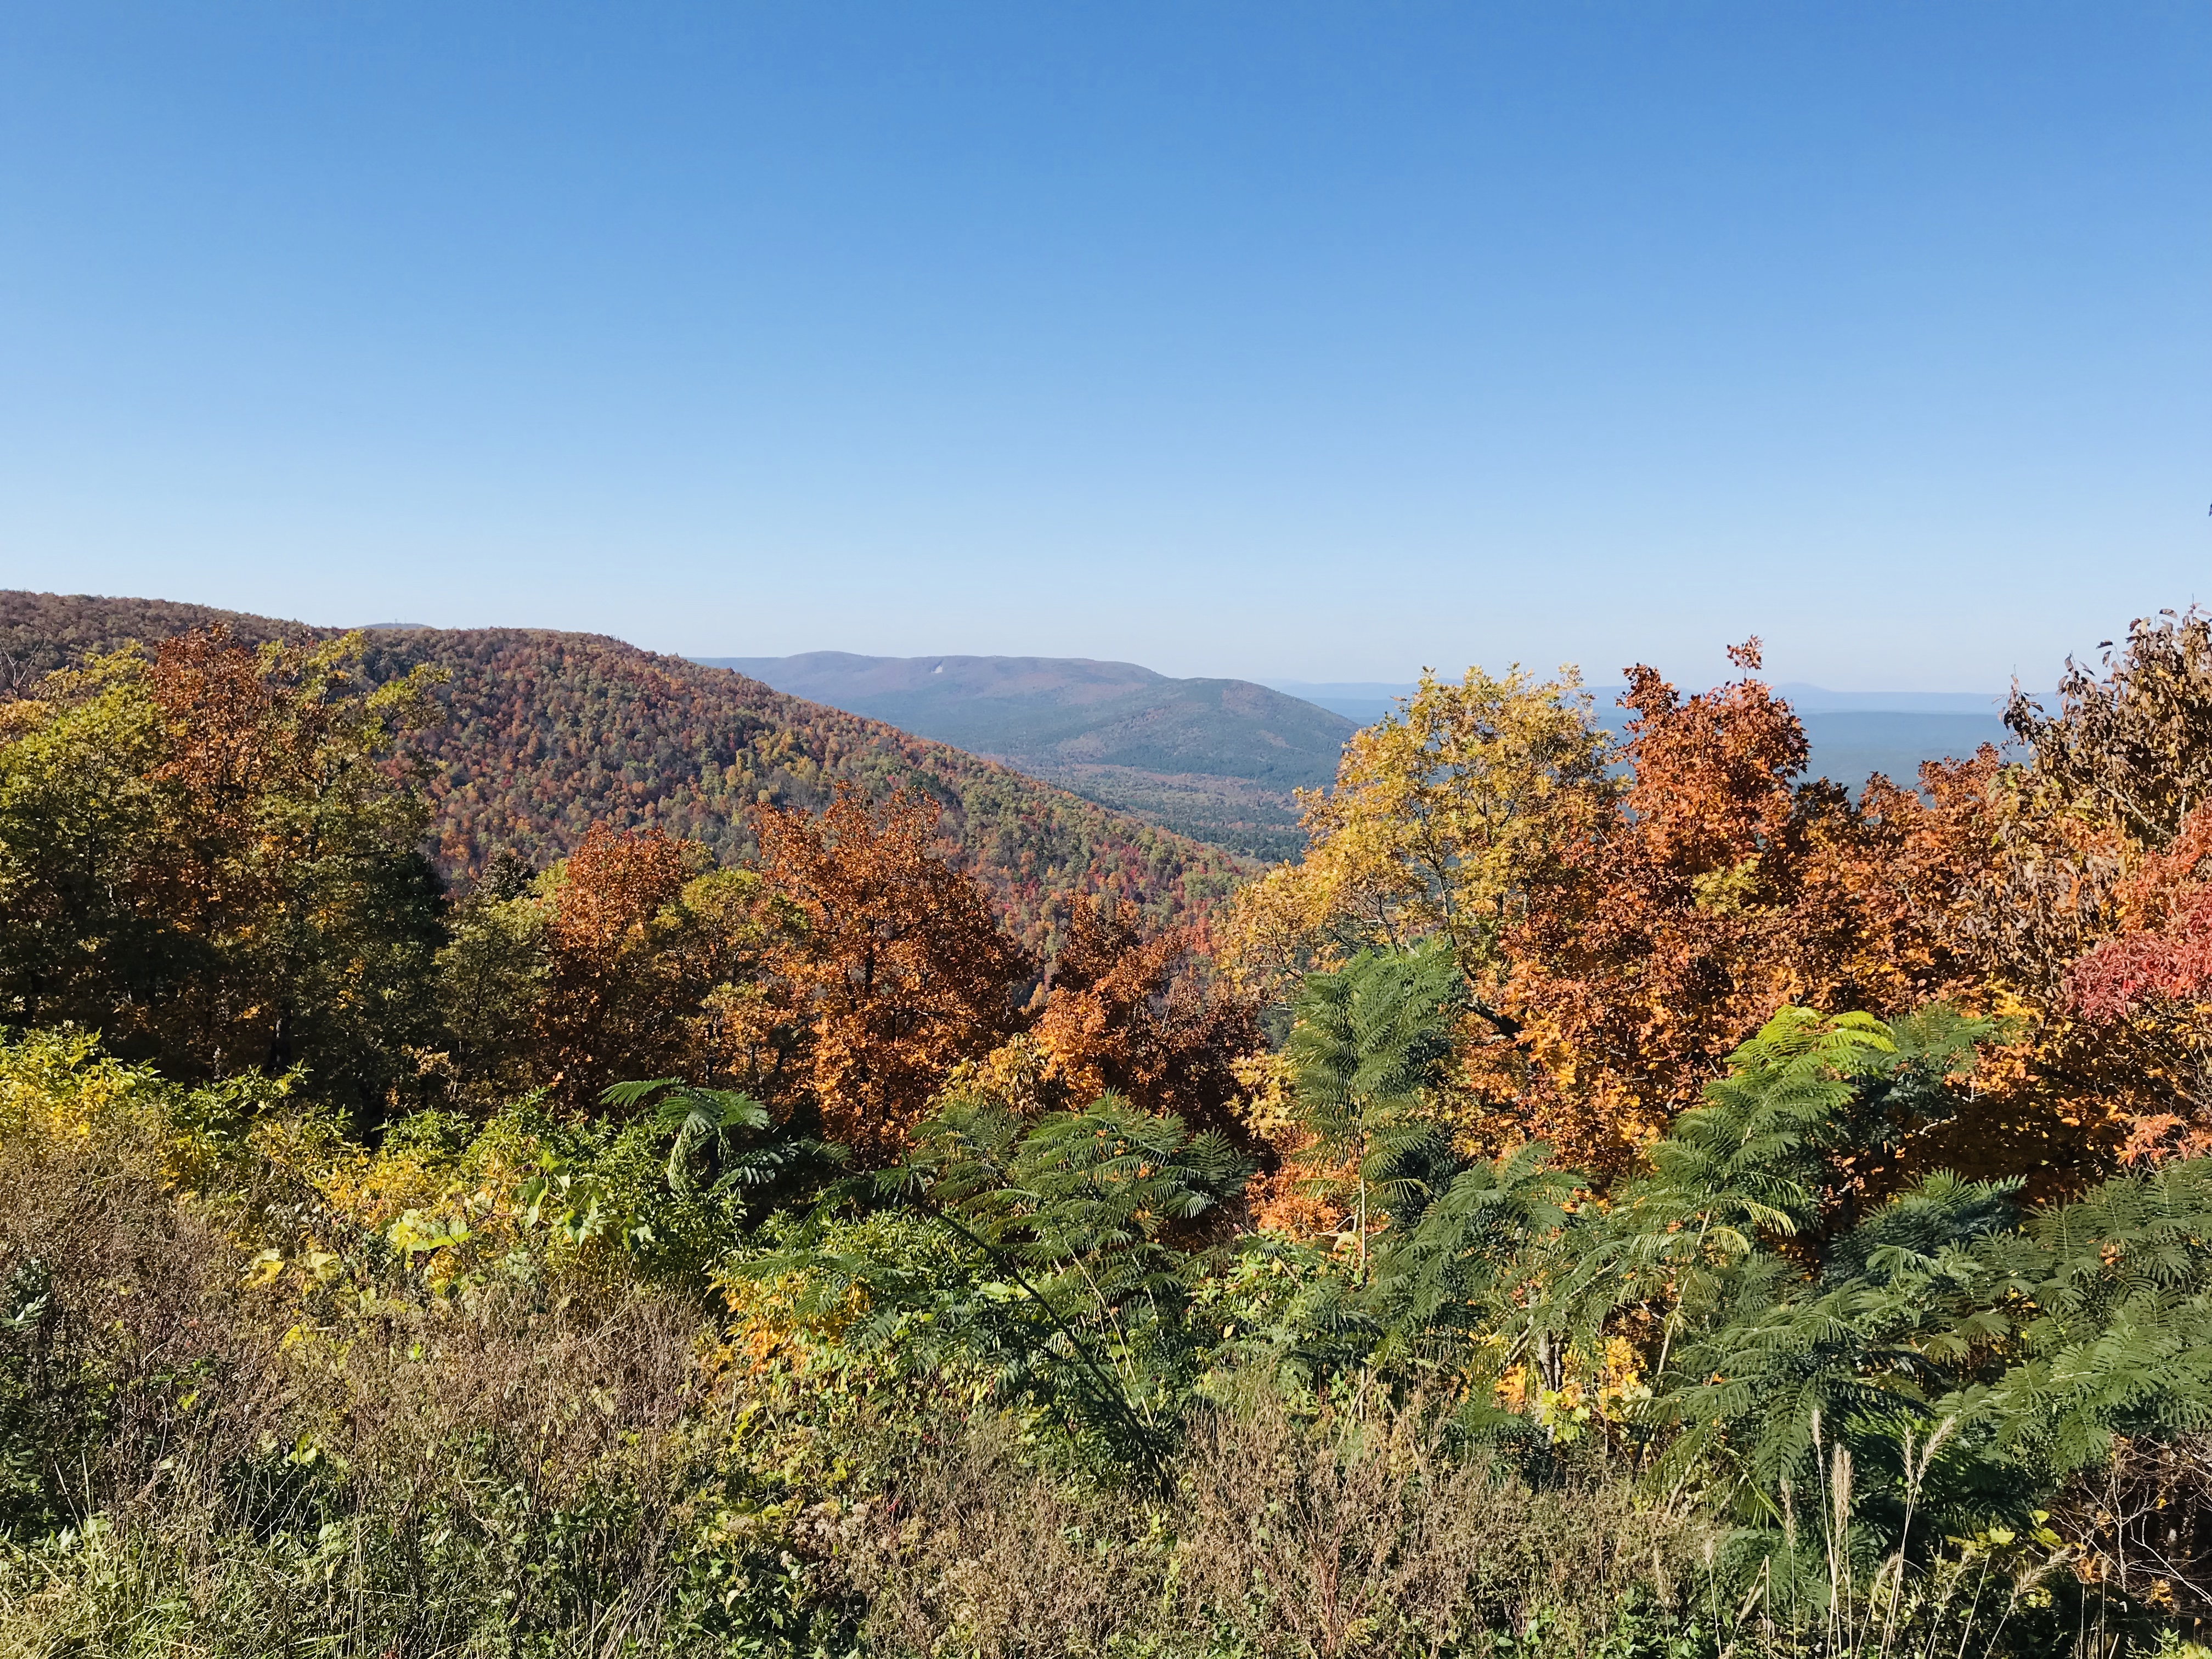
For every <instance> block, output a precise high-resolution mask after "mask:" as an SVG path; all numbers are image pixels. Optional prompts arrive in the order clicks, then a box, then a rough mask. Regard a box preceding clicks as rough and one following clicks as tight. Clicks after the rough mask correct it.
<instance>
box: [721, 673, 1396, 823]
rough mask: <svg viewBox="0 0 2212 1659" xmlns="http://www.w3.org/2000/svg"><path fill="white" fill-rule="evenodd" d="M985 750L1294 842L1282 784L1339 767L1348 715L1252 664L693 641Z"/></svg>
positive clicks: (1107, 792) (1128, 807) (821, 697)
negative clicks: (1183, 666)
mask: <svg viewBox="0 0 2212 1659" xmlns="http://www.w3.org/2000/svg"><path fill="white" fill-rule="evenodd" d="M695 660H696V661H698V662H701V663H702V664H706V665H711V666H714V667H720V668H728V669H732V670H734V671H737V672H738V673H741V674H745V675H749V676H750V677H751V678H755V679H757V680H760V681H762V682H763V683H764V684H769V685H772V686H774V687H775V689H776V690H779V691H784V692H787V693H789V694H791V695H792V696H802V697H807V698H811V700H813V701H815V702H823V703H828V704H829V705H830V706H832V707H833V708H843V709H847V710H849V711H851V712H852V713H854V714H864V715H866V716H867V717H868V718H870V719H872V720H884V721H887V722H889V723H890V724H891V725H893V726H898V727H900V728H901V729H902V730H903V731H908V732H914V733H915V734H916V735H917V736H921V737H926V738H934V739H936V740H937V741H938V742H940V743H949V744H954V745H956V746H957V747H959V748H962V749H965V750H969V751H970V752H972V753H975V754H981V755H989V756H992V757H995V758H997V759H1000V760H1004V761H1006V762H1007V763H1009V764H1011V765H1013V766H1016V767H1018V768H1020V769H1022V770H1023V771H1024V772H1027V773H1030V774H1031V775H1034V776H1038V777H1043V778H1048V779H1050V780H1052V781H1054V782H1056V783H1060V784H1062V785H1064V786H1065V787H1068V788H1071V789H1074V790H1076V791H1077V792H1078V793H1082V794H1085V795H1087V796H1089V797H1090V798H1091V799H1093V800H1097V801H1100V802H1102V803H1103V804H1105V805H1111V806H1115V807H1118V808H1121V809H1122V810H1125V811H1132V812H1136V813H1139V814H1140V815H1141V816H1144V817H1149V818H1152V819H1153V820H1154V821H1155V822H1158V823H1165V824H1168V825H1170V826H1171V827H1173V828H1175V829H1178V830H1180V831H1182V833H1184V834H1187V835H1190V836H1196V837H1199V838H1200V839H1203V840H1207V841H1212V842H1217V843H1218V844H1221V845H1224V846H1228V847H1231V848H1236V849H1237V850H1238V851H1240V852H1245V853H1249V854H1256V855H1260V856H1265V857H1271V858H1291V857H1296V856H1297V854H1298V853H1299V852H1300V851H1301V850H1302V849H1303V848H1304V836H1302V835H1301V834H1300V833H1299V832H1298V830H1297V806H1296V803H1295V801H1294V799H1293V798H1292V795H1291V791H1293V790H1295V789H1300V788H1321V787H1326V786H1327V785H1328V784H1329V783H1330V782H1332V781H1334V778H1335V776H1336V763H1337V757H1338V756H1339V755H1340V753H1341V752H1342V751H1343V748H1344V743H1345V739H1346V738H1349V737H1350V736H1351V735H1352V732H1355V731H1356V730H1358V726H1357V724H1356V722H1354V721H1352V720H1347V719H1346V718H1345V717H1344V716H1343V715H1341V714H1337V713H1334V711H1332V710H1329V709H1326V708H1320V707H1317V706H1316V705H1315V704H1313V703H1310V702H1304V701H1302V700H1301V699H1299V698H1297V697H1292V696H1285V694H1283V693H1282V692H1279V691H1277V690H1273V689H1271V688H1269V687H1267V686H1264V685H1260V684H1255V683H1254V682H1252V681H1250V680H1236V679H1176V678H1170V677H1169V676H1167V675H1164V674H1159V673H1155V672H1154V671H1152V670H1151V669H1149V668H1145V667H1141V666H1139V665H1137V664H1135V663H1127V662H1102V661H1095V660H1092V659H1088V658H1076V657H970V656H958V655H947V656H935V657H867V656H859V655H855V654H854V653H850V652H843V651H812V652H807V653H803V654H801V655H799V656H793V657H702V658H697V659H695Z"/></svg>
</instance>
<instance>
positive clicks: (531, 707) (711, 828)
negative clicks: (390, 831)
mask: <svg viewBox="0 0 2212 1659" xmlns="http://www.w3.org/2000/svg"><path fill="white" fill-rule="evenodd" d="M210 623H223V624H224V625H226V626H228V628H229V629H231V631H232V633H233V634H234V635H236V636H237V637H238V638H240V639H241V640H245V641H264V640H271V639H280V638H281V639H307V638H328V637H332V636H335V635H338V634H340V633H342V632H344V631H346V630H343V629H335V628H328V627H319V626H314V625H312V624H309V623H301V622H295V621H289V620H285V619H281V618H276V617H257V616H251V615H247V614H246V613H243V612H237V611H218V610H215V609H212V608H210V607H209V606H205V605H183V604H177V603H174V602H172V601H168V600H161V599H102V598H94V597H89V596H84V595H68V596H64V595H56V594H46V593H27V592H0V676H4V677H5V683H6V684H9V685H12V686H15V687H18V688H20V687H21V686H23V685H25V684H27V683H28V682H29V680H30V679H31V678H34V677H35V676H36V675H38V674H40V673H43V672H46V671H49V670H52V669H54V668H59V667H63V666H66V665H69V664H70V663H72V662H74V661H76V660H78V659H81V658H82V657H83V656H85V655H86V654H88V653H92V652H96V651H104V650H112V649H114V648H116V647H119V646H121V645H123V644H125V643H126V642H128V641H131V640H138V641H155V640H159V639H162V638H165V637H167V636H169V635H174V634H178V633H181V632H184V631H185V630H187V629H193V628H199V627H204V626H207V625H208V624H210ZM366 638H367V642H368V643H367V651H368V658H367V660H368V669H369V671H370V673H371V674H372V676H373V677H374V678H378V679H380V680H381V679H385V678H391V677H393V676H396V675H398V674H402V673H404V672H406V671H408V670H410V669H411V668H413V667H414V666H415V665H417V664H419V663H428V664H431V665H435V666H437V667H440V668H442V669H444V670H445V671H447V674H448V675H449V676H450V678H449V679H448V681H447V684H445V685H444V686H443V687H441V689H440V690H439V693H438V696H439V699H440V701H441V703H442V704H443V706H444V708H445V711H446V718H445V720H443V721H442V722H441V724H439V725H438V726H435V727H433V728H432V729H430V730H428V731H427V732H422V733H421V734H419V735H418V736H417V737H416V738H414V739H412V740H411V743H410V754H411V756H412V757H413V758H415V759H416V760H418V761H420V762H421V763H422V764H423V766H424V768H425V770H426V775H425V787H426V788H427V790H428V794H429V798H430V800H431V802H432V805H433V806H434V807H435V811H436V822H435V835H436V836H437V856H438V861H439V863H440V865H441V867H442V868H443V869H444V870H445V872H447V874H448V875H449V876H453V877H465V876H467V875H468V874H470V873H471V872H474V871H477V870H479V869H481V868H482V867H483V865H484V863H485V861H486V860H489V858H490V857H491V856H492V855H493V854H495V853H497V852H500V851H502V850H506V849H513V850H514V851H517V852H520V853H521V854H525V855H526V856H527V857H529V858H531V859H532V860H534V861H535V862H538V863H539V864H543V863H544V862H546V861H548V860H551V859H554V858H557V857H559V856H561V855H562V854H565V853H567V852H568V850H569V849H570V848H573V847H574V845H575V844H576V842H578V841H579V840H580V838H581V837H582V836H583V833H584V831H585V829H586V828H587V827H588V826H589V825H590V824H591V823H592V822H593V821H594V820H595V819H597V820H604V821H605V822H607V823H611V824H613V825H615V826H616V827H617V828H629V827H634V826H641V825H646V824H659V825H661V826H663V827H664V828H665V829H668V830H670V831H671V833H674V834H677V835H681V836H688V837H690V838H692V839H694V840H696V841H700V842H704V843H705V844H706V845H708V847H710V848H713V849H714V851H715V853H716V854H718V855H720V856H721V857H724V858H728V857H732V856H733V855H737V854H742V853H744V852H746V851H748V850H749V849H750V832H749V830H748V829H747V827H746V823H745V818H744V809H745V808H746V807H747V806H748V805H752V804H754V803H756V802H762V803H770V802H772V803H776V804H781V805H801V806H805V807H808V808H810V809H817V808H819V807H820V806H822V805H824V804H826V803H827V802H828V800H829V799H830V797H831V795H832V793H833V792H834V791H835V788H836V785H837V784H838V783H839V782H840V781H849V782H851V783H854V784H855V785H858V786H859V787H861V788H863V789H865V790H866V791H867V792H868V793H869V794H870V795H871V796H872V797H877V798H880V797H882V796H884V795H886V794H888V793H890V791H891V790H892V789H893V788H895V787H898V786H900V785H902V784H903V785H906V786H908V787H913V788H915V789H918V790H920V791H921V792H922V793H925V794H927V795H928V796H929V797H930V798H932V799H934V800H936V801H937V802H938V803H939V805H940V806H941V807H942V808H943V809H944V819H943V823H942V835H943V836H944V839H945V841H946V842H947V843H948V850H950V851H951V852H952V853H953V854H955V855H956V857H957V860H958V861H959V862H960V863H961V864H962V865H963V866H965V867H967V868H969V869H970V870H972V871H973V872H975V875H976V876H977V877H979V878H981V880H982V881H983V882H984V883H985V884H987V886H988V887H989V888H990V889H991V890H992V891H993V894H994V897H995V898H996V900H997V901H998V902H999V904H1000V908H1002V910H1003V911H1004V912H1005V913H1006V915H1007V917H1008V918H1009V920H1010V921H1011V923H1012V925H1013V926H1014V927H1016V929H1017V930H1018V932H1019V933H1022V934H1023V935H1024V937H1025V938H1026V939H1028V940H1029V941H1030V942H1031V943H1035V942H1036V939H1038V937H1039V936H1040V935H1041V934H1042V931H1043V929H1044V927H1045V926H1046V917H1047V912H1048V909H1049V908H1051V905H1052V903H1053V902H1054V900H1055V899H1057V898H1060V897H1061V896H1065V895H1067V894H1071V893H1077V892H1092V891H1112V892H1116V893H1120V894H1123V895H1126V896H1128V897H1130V898H1133V899H1134V900H1136V901H1137V902H1139V904H1140V905H1142V906H1143V907H1144V908H1145V910H1146V912H1147V913H1148V915H1150V916H1151V917H1152V919H1153V920H1154V921H1160V922H1165V921H1172V920H1176V919H1179V918H1189V917H1193V916H1194V915H1199V914H1201V913H1203V911H1204V910H1205V909H1206V907H1207V906H1208V905H1209V904H1210V903H1211V902H1212V900H1214V899H1215V898H1217V897H1218V896H1220V895H1221V894H1223V893H1225V892H1226V891H1227V890H1229V889H1230V888H1231V886H1233V885H1234V884H1235V883H1236V882H1237V879H1238V878H1240V876H1241V875H1242V874H1243V870H1244V867H1245V866H1242V865H1241V864H1240V863H1239V861H1238V860H1237V859H1236V858H1235V857H1233V856H1232V855H1231V854H1226V853H1225V852H1223V851H1222V850H1221V849H1219V848H1214V847H1210V846H1205V845H1202V844H1200V843H1199V842H1195V841H1193V840H1190V839H1188V838H1186V837H1184V836H1178V835H1176V834H1174V833H1172V832H1170V831H1168V830H1164V829H1159V828H1158V827H1156V826H1154V825H1152V824H1150V823H1143V822H1140V821H1139V820H1138V819H1136V818H1133V817H1129V816H1127V815H1126V814H1124V813H1121V812H1117V811H1110V810H1109V809H1107V808H1105V807H1103V806H1101V805H1098V804H1097V803H1096V802H1094V801H1091V800H1087V799H1081V798H1079V797H1078V796H1076V795H1074V794H1072V793H1068V792H1066V791H1065V790H1062V789H1059V788H1055V787H1051V786H1050V785H1048V784H1046V783H1042V782H1039V781H1036V780H1035V779H1032V778H1030V777H1025V776H1024V775H1022V774H1020V773H1019V772H1017V771H1015V770H1013V769H1011V768H1009V767H1006V766H1003V765H998V764H994V763H992V762H990V761H987V760H984V759H980V758H978V757H975V756H974V755H971V754H967V753H963V751H961V750H958V749H956V748H953V747H951V746H949V745H948V744H944V743H939V742H933V741H931V740H929V739H927V738H921V737H917V736H914V735H911V734H909V733H908V732H904V731H901V730H898V729H896V728H895V727H893V726H889V725H886V724H884V722H882V721H881V720H871V719H868V718H866V717H865V716H862V715H859V714H852V713H848V712H847V711H844V710H842V709H838V708H827V707H824V706H823V705H822V704H819V703H817V702H808V701H805V700H804V699H802V698H799V697H797V696H786V695H784V694H783V693H781V692H779V691H777V690H773V689H771V688H770V687H769V686H767V685H764V684H761V683H760V682H759V681H758V680H757V679H752V678H747V677H746V676H744V675H743V674H739V673H736V672H732V671H730V670H728V669H726V668H720V667H713V666H708V665H701V664H698V663H693V662H690V661H687V660H685V659H683V658H680V657H668V656H661V655H659V654H657V653H653V652H649V651H644V650H641V649H639V648H638V647H635V646H632V645H628V644H625V643H623V641H620V640H615V639H610V638H607V637H605V636H604V635H594V634H571V633H557V632H552V631H549V630H543V629H413V628H401V629H390V628H386V629H375V630H373V631H369V632H368V634H367V635H366Z"/></svg>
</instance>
